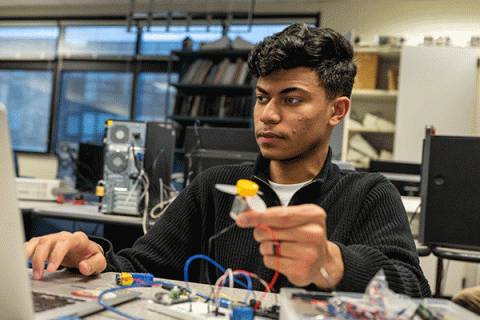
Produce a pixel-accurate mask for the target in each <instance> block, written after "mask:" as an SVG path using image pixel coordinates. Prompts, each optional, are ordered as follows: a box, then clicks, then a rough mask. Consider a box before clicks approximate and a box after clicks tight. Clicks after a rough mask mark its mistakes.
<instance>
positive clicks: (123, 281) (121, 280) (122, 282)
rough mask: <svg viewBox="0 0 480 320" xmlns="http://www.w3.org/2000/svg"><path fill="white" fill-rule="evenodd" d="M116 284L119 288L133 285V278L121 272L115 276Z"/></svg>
mask: <svg viewBox="0 0 480 320" xmlns="http://www.w3.org/2000/svg"><path fill="white" fill-rule="evenodd" d="M115 280H116V282H117V285H119V286H127V285H130V284H132V283H133V276H132V275H131V274H130V273H126V272H122V273H121V274H120V275H118V274H117V276H116V279H115Z"/></svg>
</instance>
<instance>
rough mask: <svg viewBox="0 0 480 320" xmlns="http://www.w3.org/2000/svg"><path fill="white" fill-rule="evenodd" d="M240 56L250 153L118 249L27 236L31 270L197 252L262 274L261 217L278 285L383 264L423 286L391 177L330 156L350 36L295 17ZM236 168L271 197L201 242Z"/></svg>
mask: <svg viewBox="0 0 480 320" xmlns="http://www.w3.org/2000/svg"><path fill="white" fill-rule="evenodd" d="M249 67H250V71H251V72H252V74H253V75H254V76H256V77H258V82H257V85H256V95H257V100H256V104H255V110H254V120H255V135H256V139H257V142H258V144H259V146H260V150H261V154H260V155H259V157H258V159H257V162H256V164H255V165H239V166H222V167H217V168H212V169H209V170H206V171H204V172H203V173H202V174H200V175H199V176H198V177H197V178H196V179H195V180H194V181H193V182H192V183H191V184H190V185H189V186H188V187H187V188H186V189H185V190H184V191H183V192H182V193H181V194H180V195H179V196H178V197H177V199H176V200H175V201H174V202H173V203H172V204H171V205H170V206H169V208H168V209H167V211H166V212H165V214H164V215H162V216H161V218H160V219H159V220H158V221H157V222H156V224H155V225H154V226H153V227H152V228H151V229H150V230H149V231H148V233H147V234H146V235H144V236H143V237H141V238H140V239H138V241H137V242H136V243H135V244H134V246H133V247H132V248H129V249H124V250H121V251H120V252H118V253H117V254H114V252H113V248H112V247H111V245H110V243H109V242H108V241H107V240H105V239H93V238H92V240H94V241H95V242H94V241H91V240H89V239H88V238H87V236H85V235H84V234H82V233H75V234H73V235H72V234H70V233H60V234H54V235H48V236H44V237H41V238H35V239H32V240H30V241H29V242H27V243H26V252H27V253H26V254H27V256H28V257H30V256H32V255H33V269H34V270H33V272H34V277H35V278H40V277H42V275H43V268H42V267H43V264H44V261H45V260H48V261H49V266H48V270H49V271H53V270H56V269H57V268H58V267H59V265H60V264H62V265H64V266H67V267H75V268H79V269H80V272H82V273H83V274H86V275H89V274H92V273H98V272H102V271H104V270H105V271H132V272H133V271H135V272H151V273H153V274H154V275H155V276H157V277H162V278H170V279H182V278H183V268H184V265H185V262H186V261H187V259H188V258H189V257H191V256H193V255H195V254H204V255H208V256H210V257H211V258H212V259H214V260H215V261H217V262H218V263H219V264H220V265H221V266H223V267H225V268H232V269H243V270H247V271H250V272H253V273H255V274H257V275H258V276H259V277H261V278H263V279H266V280H267V281H269V280H270V279H271V278H272V276H273V274H274V269H275V268H276V263H277V260H276V259H277V258H276V256H275V252H274V250H272V248H273V247H274V242H273V240H272V237H271V235H270V234H269V233H267V232H266V231H264V230H263V229H262V228H259V227H258V226H259V225H266V226H268V227H269V228H271V229H272V230H273V232H274V233H275V235H276V237H277V239H278V240H279V241H280V253H281V258H280V270H279V271H280V273H281V276H280V277H279V278H278V280H277V282H276V284H275V288H276V289H277V290H278V289H279V288H281V287H291V286H299V287H305V288H307V289H310V290H331V285H334V286H335V287H336V288H337V290H340V291H356V292H363V291H364V290H365V287H366V285H367V284H368V282H369V281H370V280H371V278H372V277H373V276H374V275H375V274H376V273H377V272H378V271H379V270H380V269H383V270H384V271H385V274H386V277H387V280H388V281H389V285H390V288H391V289H393V290H394V291H396V292H401V293H404V294H408V295H411V296H416V297H420V296H429V295H430V288H429V286H428V283H427V281H426V279H425V277H424V276H423V273H422V270H421V269H420V266H419V259H418V255H417V252H416V249H415V244H414V241H413V238H412V234H411V231H410V228H409V225H408V221H407V216H406V213H405V209H404V207H403V204H402V201H401V198H400V195H399V194H398V192H397V191H396V189H395V187H394V186H393V185H392V184H391V183H389V181H388V180H387V179H385V178H384V177H383V176H381V175H378V174H366V173H357V172H353V171H342V170H340V169H339V168H338V167H337V166H336V165H334V164H332V162H331V157H332V154H331V151H330V149H329V140H330V136H331V133H332V130H333V128H334V127H335V126H336V125H337V124H338V123H340V122H341V121H342V120H343V118H344V117H345V115H346V113H347V112H348V109H349V107H350V100H349V97H350V95H351V91H352V86H353V81H354V77H355V74H356V66H355V64H354V61H353V49H352V46H351V44H350V43H348V42H347V41H346V40H345V39H344V38H343V37H342V36H341V35H339V34H338V33H336V32H334V31H333V30H330V29H320V28H311V27H308V26H306V25H292V26H290V27H288V28H286V29H285V30H284V31H282V32H280V33H278V34H275V35H273V36H271V37H268V38H266V39H265V40H264V41H262V42H261V43H259V44H258V45H256V47H255V48H254V50H253V51H252V53H251V56H250V58H249ZM239 179H250V180H253V181H255V182H256V183H258V184H259V186H260V191H261V192H262V198H263V200H264V201H265V202H266V204H267V206H268V209H267V210H266V211H265V212H263V213H258V212H255V211H249V212H245V213H242V214H240V215H239V216H238V218H237V220H236V224H237V226H236V227H234V228H232V229H230V230H229V231H228V232H226V233H224V234H222V235H220V236H218V237H216V238H215V240H214V241H212V242H211V243H210V242H209V239H210V238H211V237H212V236H214V235H216V234H217V233H218V232H219V231H221V230H223V229H224V228H226V227H227V226H229V225H231V224H232V223H233V221H232V220H231V218H230V217H229V210H230V207H231V205H232V201H233V196H232V195H228V194H225V193H222V192H220V191H218V190H216V189H215V184H217V183H222V184H231V185H234V184H235V183H236V182H237V180H239ZM98 244H99V245H100V246H101V247H102V248H103V250H104V252H105V254H103V253H102V250H101V248H100V247H99V245H98ZM210 245H211V246H210ZM325 271H326V272H325ZM219 276H220V273H219V271H218V270H216V269H215V268H213V267H212V266H210V267H209V266H208V264H207V263H203V262H192V265H191V267H190V269H189V280H191V281H195V282H207V280H208V279H216V278H218V277H219ZM326 278H329V279H326ZM256 289H261V287H260V286H257V287H256Z"/></svg>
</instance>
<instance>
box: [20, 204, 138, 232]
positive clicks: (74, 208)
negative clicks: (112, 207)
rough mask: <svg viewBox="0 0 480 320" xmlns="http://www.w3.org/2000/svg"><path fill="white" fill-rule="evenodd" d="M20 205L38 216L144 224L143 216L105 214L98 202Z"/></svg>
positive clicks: (130, 224) (133, 224) (24, 209)
mask: <svg viewBox="0 0 480 320" xmlns="http://www.w3.org/2000/svg"><path fill="white" fill-rule="evenodd" d="M19 206H20V209H21V210H22V211H24V212H27V213H29V214H31V215H32V216H37V217H45V218H56V219H64V220H75V221H84V222H96V223H108V224H117V225H127V226H135V227H141V226H142V218H141V217H136V216H123V215H113V214H104V213H101V212H100V211H99V210H98V205H97V204H84V205H74V204H71V203H62V204H60V203H56V202H53V201H19Z"/></svg>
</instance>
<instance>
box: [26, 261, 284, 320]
mask: <svg viewBox="0 0 480 320" xmlns="http://www.w3.org/2000/svg"><path fill="white" fill-rule="evenodd" d="M58 273H61V274H62V276H60V277H59V276H58ZM115 275H116V273H111V272H108V273H102V274H100V275H98V278H99V279H101V281H104V280H106V281H107V282H109V283H111V284H112V285H113V286H115ZM45 278H46V279H49V275H48V273H47V274H46V276H45ZM81 278H85V276H82V275H79V274H73V273H71V272H69V271H66V270H65V269H64V270H60V271H56V272H55V274H54V277H52V279H53V280H52V281H53V282H58V283H59V284H60V285H65V283H68V282H67V281H71V283H72V284H73V283H79V279H81ZM155 280H161V281H164V282H167V283H171V284H174V285H178V286H180V287H185V282H184V281H177V280H168V279H155ZM44 281H49V280H32V285H33V287H35V285H36V283H35V282H44ZM188 287H189V289H190V290H195V291H196V292H197V293H200V294H203V295H205V296H210V294H211V293H212V286H211V285H206V284H199V283H189V284H188ZM133 290H135V291H140V292H141V296H140V299H137V300H134V301H130V302H127V303H124V304H123V305H120V306H118V307H117V308H118V310H120V311H122V312H124V313H126V314H128V315H131V316H134V317H137V318H140V319H145V320H154V319H155V320H158V319H179V318H177V317H170V316H167V315H165V314H162V313H159V310H160V311H161V310H162V309H164V307H162V306H160V305H158V304H157V303H155V302H153V301H152V299H153V298H154V296H155V294H156V293H158V292H161V291H162V292H164V291H165V290H164V289H162V288H161V287H158V286H152V287H139V288H134V289H133ZM220 293H222V294H225V295H226V296H228V298H230V299H232V300H238V301H244V300H245V298H248V299H251V298H254V296H253V293H252V292H251V293H250V294H249V295H248V296H247V293H248V291H246V290H244V289H237V288H228V287H224V288H222V290H221V292H220ZM254 295H255V297H256V298H257V299H258V298H260V296H261V295H262V292H258V291H256V292H254ZM202 301H204V300H203V299H202ZM272 305H278V297H277V295H276V294H273V293H267V294H266V295H265V297H264V298H263V300H262V307H264V308H265V307H270V306H272ZM84 319H88V320H104V319H110V320H111V319H115V320H117V319H118V320H124V319H125V317H123V316H120V315H118V314H116V313H114V312H112V311H102V312H99V313H96V314H93V315H90V316H86V317H85V318H84ZM181 319H191V318H189V317H187V316H185V317H181ZM195 319H197V318H195ZM215 319H218V320H223V319H224V318H223V317H218V318H215ZM256 319H257V318H256ZM259 319H265V318H259Z"/></svg>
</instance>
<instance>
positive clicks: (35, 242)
mask: <svg viewBox="0 0 480 320" xmlns="http://www.w3.org/2000/svg"><path fill="white" fill-rule="evenodd" d="M24 247H25V254H26V257H27V260H28V259H29V258H30V257H32V273H33V279H35V280H38V279H41V278H42V277H43V273H44V269H45V261H48V266H47V271H48V272H53V271H55V270H57V269H58V267H59V266H61V265H62V266H64V267H67V268H78V270H79V271H80V273H82V274H84V275H87V276H89V275H92V274H98V273H100V272H102V271H103V270H105V268H106V267H107V261H106V259H105V256H104V255H103V250H102V249H101V247H100V245H98V244H97V243H95V242H93V241H90V240H89V239H88V237H87V235H86V234H85V233H83V232H75V233H70V232H66V231H62V232H59V233H54V234H49V235H46V236H42V237H37V238H32V239H30V241H28V242H26V243H25V245H24Z"/></svg>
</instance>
